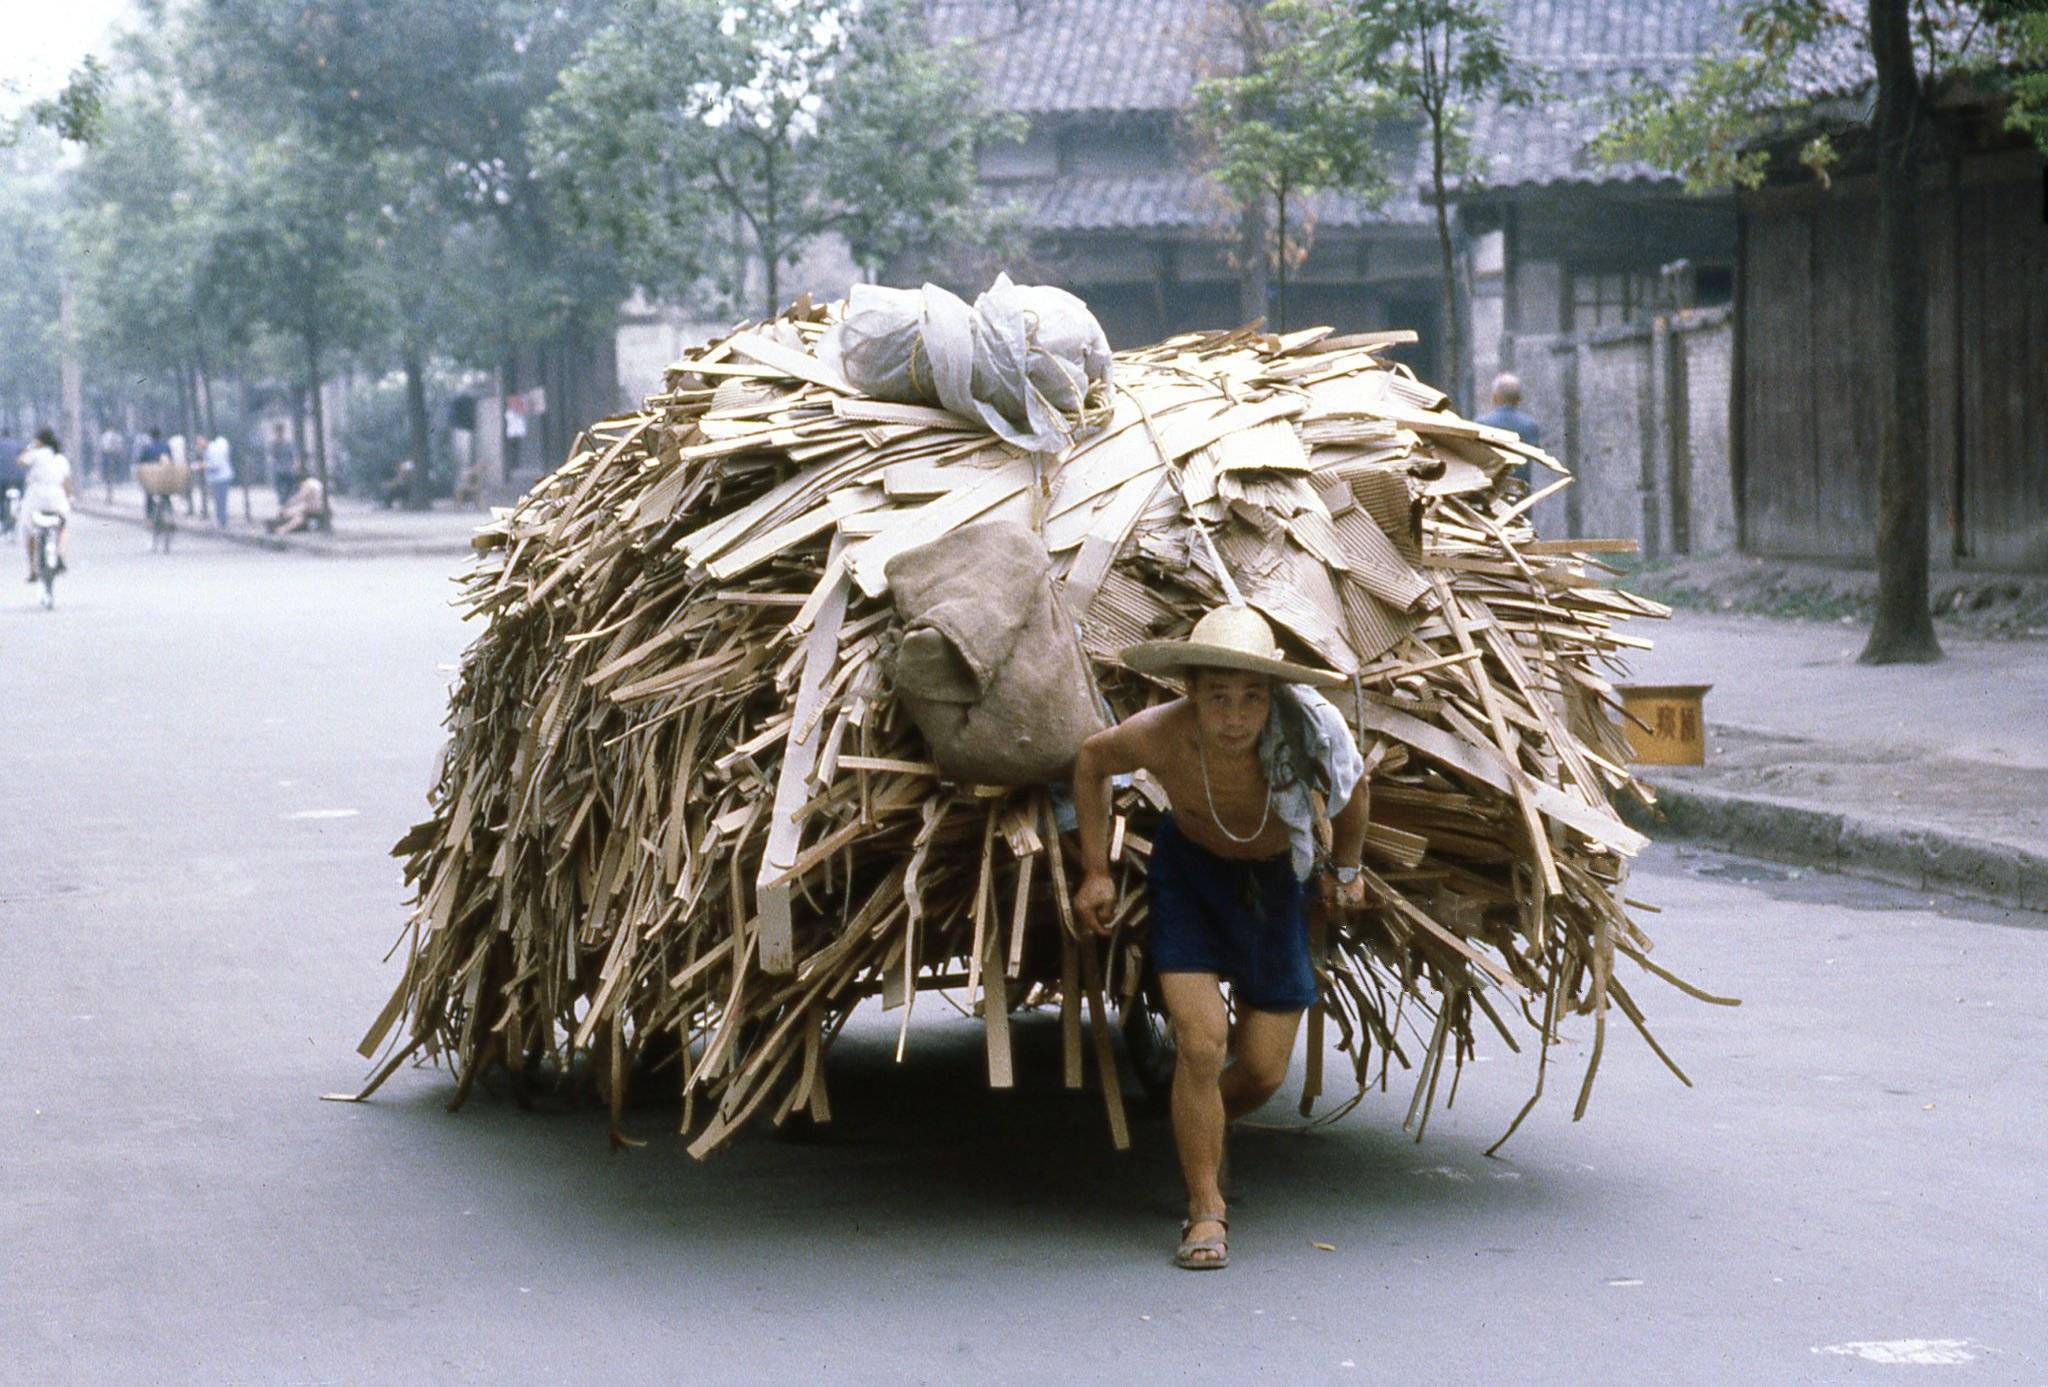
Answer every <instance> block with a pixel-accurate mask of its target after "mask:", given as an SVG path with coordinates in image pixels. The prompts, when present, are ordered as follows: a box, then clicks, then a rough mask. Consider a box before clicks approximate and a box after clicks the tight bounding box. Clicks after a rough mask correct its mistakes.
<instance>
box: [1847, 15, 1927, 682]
mask: <svg viewBox="0 0 2048 1387" xmlns="http://www.w3.org/2000/svg"><path fill="white" fill-rule="evenodd" d="M1910 9H1911V6H1910V4H1909V3H1908V0H1870V48H1871V56H1872V57H1874V58H1875V59H1876V60H1877V244H1878V276H1877V281H1878V297H1879V302H1880V303H1881V305H1882V306H1883V317H1884V324H1885V332H1884V343H1883V346H1882V348H1881V350H1882V351H1883V352H1884V354H1885V360H1886V364H1887V366H1888V367H1889V368H1890V369H1889V376H1890V378H1889V380H1888V381H1887V383H1886V384H1887V388H1886V390H1885V391H1884V392H1882V395H1883V398H1884V399H1885V401H1886V404H1885V405H1884V406H1883V408H1884V421H1883V430H1882V433H1881V435H1880V438H1881V440H1882V441H1881V444H1880V450H1879V453H1878V460H1877V619H1876V620H1875V621H1874V622H1872V623H1871V628H1870V639H1869V641H1868V642H1867V643H1866V644H1865V645H1864V647H1863V653H1862V654H1861V655H1860V656H1858V659H1860V660H1861V661H1862V662H1863V663H1864V664H1867V665H1884V664H1898V663H1916V664H1924V663H1927V662H1929V661H1933V660H1939V659H1940V658H1941V645H1940V643H1939V642H1938V641H1936V640H1935V638H1934V621H1933V618H1932V617H1930V616H1929V615H1928V612H1927V527H1928V522H1929V516H1928V498H1927V440H1928V426H1927V280H1926V267H1925V260H1924V252H1925V246H1924V245H1923V244H1922V240H1923V238H1922V236H1921V231H1920V221H1919V216H1918V214H1917V212H1916V210H1915V208H1914V194H1915V186H1914V185H1915V182H1916V181H1917V178H1918V174H1919V169H1920V161H1919V157H1918V155H1919V149H1920V144H1921V138H1920V137H1921V128H1920V126H1921V99H1920V78H1919V74H1918V72H1917V71H1916V70H1915V67H1914V58H1913V35H1912V28H1911V14H1910Z"/></svg>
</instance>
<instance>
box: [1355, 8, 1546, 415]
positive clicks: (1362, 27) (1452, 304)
mask: <svg viewBox="0 0 2048 1387" xmlns="http://www.w3.org/2000/svg"><path fill="white" fill-rule="evenodd" d="M1329 41H1330V42H1331V44H1332V46H1333V47H1334V48H1335V49H1336V50H1337V52H1338V53H1339V54H1341V70H1343V71H1344V72H1346V73H1348V74H1349V75H1350V76H1351V77H1353V78H1354V79H1356V80H1357V81H1360V82H1362V83H1364V84H1365V85H1366V86H1368V87H1371V88H1375V89H1377V90H1379V91H1381V92H1383V93H1385V94H1386V95H1387V96H1388V97H1389V98H1391V99H1392V101H1393V102H1394V103H1395V105H1396V106H1397V107H1398V108H1400V109H1403V110H1406V111H1408V112H1410V113H1412V114H1413V115H1414V116H1415V118H1416V119H1417V121H1418V122H1419V123H1420V125H1421V126H1422V129H1423V131H1424V133H1425V134H1426V135H1427V137H1428V140H1429V181H1430V193H1431V202H1432V205H1433V207H1434V209H1435V213H1436V239H1437V252H1438V256H1439V259H1440V261H1441V269H1442V274H1441V298H1442V311H1443V323H1444V356H1445V360H1446V361H1447V362H1448V363H1449V371H1448V375H1449V380H1448V382H1447V384H1448V386H1449V389H1450V393H1451V396H1452V398H1453V399H1460V400H1462V399H1465V398H1466V393H1467V392H1466V388H1465V351H1464V339H1463V333H1462V332H1461V331H1460V329H1459V326H1458V266H1457V258H1456V255H1455V252H1454V249H1453V246H1452V243H1451V221H1450V202H1449V199H1448V198H1447V196H1446V191H1447V189H1448V188H1449V186H1450V185H1451V183H1453V182H1455V181H1460V180H1463V181H1470V180H1472V179H1474V178H1476V177H1477V176H1478V174H1479V172H1480V171H1479V169H1478V168H1477V167H1476V165H1475V164H1474V162H1473V160H1472V157H1471V130H1470V119H1471V115H1470V112H1471V107H1472V106H1473V104H1475V103H1477V102H1479V101H1483V100H1490V101H1493V102H1495V103H1496V104H1500V105H1508V106H1519V105H1527V104H1528V103H1529V102H1530V101H1531V100H1533V99H1534V97H1535V95H1536V92H1537V88H1538V82H1537V79H1536V76H1535V74H1534V73H1533V72H1532V71H1531V70H1530V69H1528V68H1526V67H1524V66H1523V65H1522V64H1520V63H1518V62H1517V61H1516V60H1515V58H1514V56H1513V54H1512V53H1511V52H1510V51H1509V49H1508V43H1507V35H1506V31H1505V29H1504V28H1503V26H1502V20H1501V17H1500V12H1499V10H1498V9H1497V8H1496V7H1495V5H1494V4H1493V3H1492V0H1345V8H1344V10H1343V11H1342V21H1341V24H1340V26H1339V27H1338V28H1337V29H1336V30H1335V31H1334V32H1333V33H1332V34H1331V35H1330V40H1329Z"/></svg>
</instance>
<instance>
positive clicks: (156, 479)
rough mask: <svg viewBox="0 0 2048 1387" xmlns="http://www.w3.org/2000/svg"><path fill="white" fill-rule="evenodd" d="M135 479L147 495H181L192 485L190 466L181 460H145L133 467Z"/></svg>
mask: <svg viewBox="0 0 2048 1387" xmlns="http://www.w3.org/2000/svg"><path fill="white" fill-rule="evenodd" d="M135 480H136V481H137V482H138V483H139V484H140V485H141V487H142V490H143V493H144V494H145V495H149V496H182V495H184V494H185V491H186V489H187V488H188V487H190V486H191V485H192V467H191V465H190V464H189V463H183V462H145V463H142V464H140V465H138V466H137V467H136V469H135Z"/></svg>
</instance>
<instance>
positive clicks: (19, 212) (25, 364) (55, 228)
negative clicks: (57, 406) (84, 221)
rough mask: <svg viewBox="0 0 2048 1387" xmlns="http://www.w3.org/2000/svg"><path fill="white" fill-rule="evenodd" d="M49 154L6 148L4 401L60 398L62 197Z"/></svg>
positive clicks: (0, 219) (0, 388)
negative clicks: (58, 361)
mask: <svg viewBox="0 0 2048 1387" xmlns="http://www.w3.org/2000/svg"><path fill="white" fill-rule="evenodd" d="M49 154H50V151H47V150H41V149H36V148H34V147H33V142H24V145H23V146H22V147H21V148H18V149H9V150H4V151H0V406H5V407H7V408H9V409H13V408H18V407H20V406H21V405H24V404H30V403H35V404H39V405H41V406H43V407H44V408H50V407H51V402H52V401H54V400H55V399H56V398H57V393H58V381H57V349H58V335H57V314H58V296H59V286H58V273H59V265H60V263H61V260H62V256H61V254H60V250H61V246H62V228H61V226H60V223H59V212H60V210H61V208H60V199H59V194H58V192H57V190H56V187H55V179H54V178H53V177H52V176H51V174H50V173H49V171H48V155H49Z"/></svg>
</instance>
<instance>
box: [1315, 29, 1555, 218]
mask: <svg viewBox="0 0 2048 1387" xmlns="http://www.w3.org/2000/svg"><path fill="white" fill-rule="evenodd" d="M1345 12H1346V13H1345V23H1344V25H1343V27H1342V29H1341V30H1340V31H1339V32H1337V33H1336V34H1334V35H1333V36H1332V37H1333V39H1334V40H1335V41H1336V42H1337V43H1338V44H1339V45H1340V52H1341V55H1342V65H1343V69H1344V70H1345V71H1346V72H1348V73H1349V74H1351V75H1352V76H1353V77H1354V78H1356V79H1357V80H1359V81H1362V82H1364V83H1365V84H1366V85H1368V86H1370V87H1373V88H1375V89H1377V90H1379V91H1381V92H1384V93H1385V94H1386V96H1387V97H1388V98H1390V99H1391V100H1392V102H1393V103H1394V106H1395V107H1396V108H1397V109H1400V110H1404V111H1407V112H1410V113H1412V114H1413V115H1414V116H1415V117H1416V118H1417V119H1419V120H1420V122H1421V124H1422V125H1423V127H1424V130H1425V133H1426V134H1427V135H1428V137H1429V139H1430V141H1431V146H1432V149H1431V157H1432V164H1433V176H1434V177H1435V178H1436V180H1437V183H1438V187H1437V189H1436V191H1437V192H1438V194H1439V196H1440V195H1441V192H1442V189H1443V187H1444V186H1446V185H1448V183H1449V182H1451V181H1453V180H1456V179H1466V180H1470V179H1472V178H1476V177H1477V176H1478V175H1479V174H1480V173H1481V172H1482V171H1481V170H1479V169H1478V168H1476V167H1474V166H1473V164H1472V162H1471V157H1470V153H1471V109H1472V107H1473V106H1474V105H1476V104H1477V103H1479V102H1481V101H1491V102H1494V103H1497V104H1500V105H1507V106H1524V105H1527V104H1529V102H1531V101H1533V100H1534V99H1535V98H1536V96H1537V95H1538V94H1539V91H1540V83H1539V81H1538V78H1537V76H1536V74H1535V73H1534V72H1533V70H1531V69H1530V68H1528V67H1526V66H1524V65H1523V64H1522V63H1520V62H1518V61H1517V60H1516V58H1515V56H1514V54H1513V53H1512V52H1511V51H1510V50H1509V48H1508V42H1507V32H1506V30H1505V28H1504V27H1503V25H1502V20H1501V12H1500V9H1499V7H1498V6H1497V5H1496V4H1494V3H1492V0H1349V3H1348V4H1347V5H1346V7H1345Z"/></svg>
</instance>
